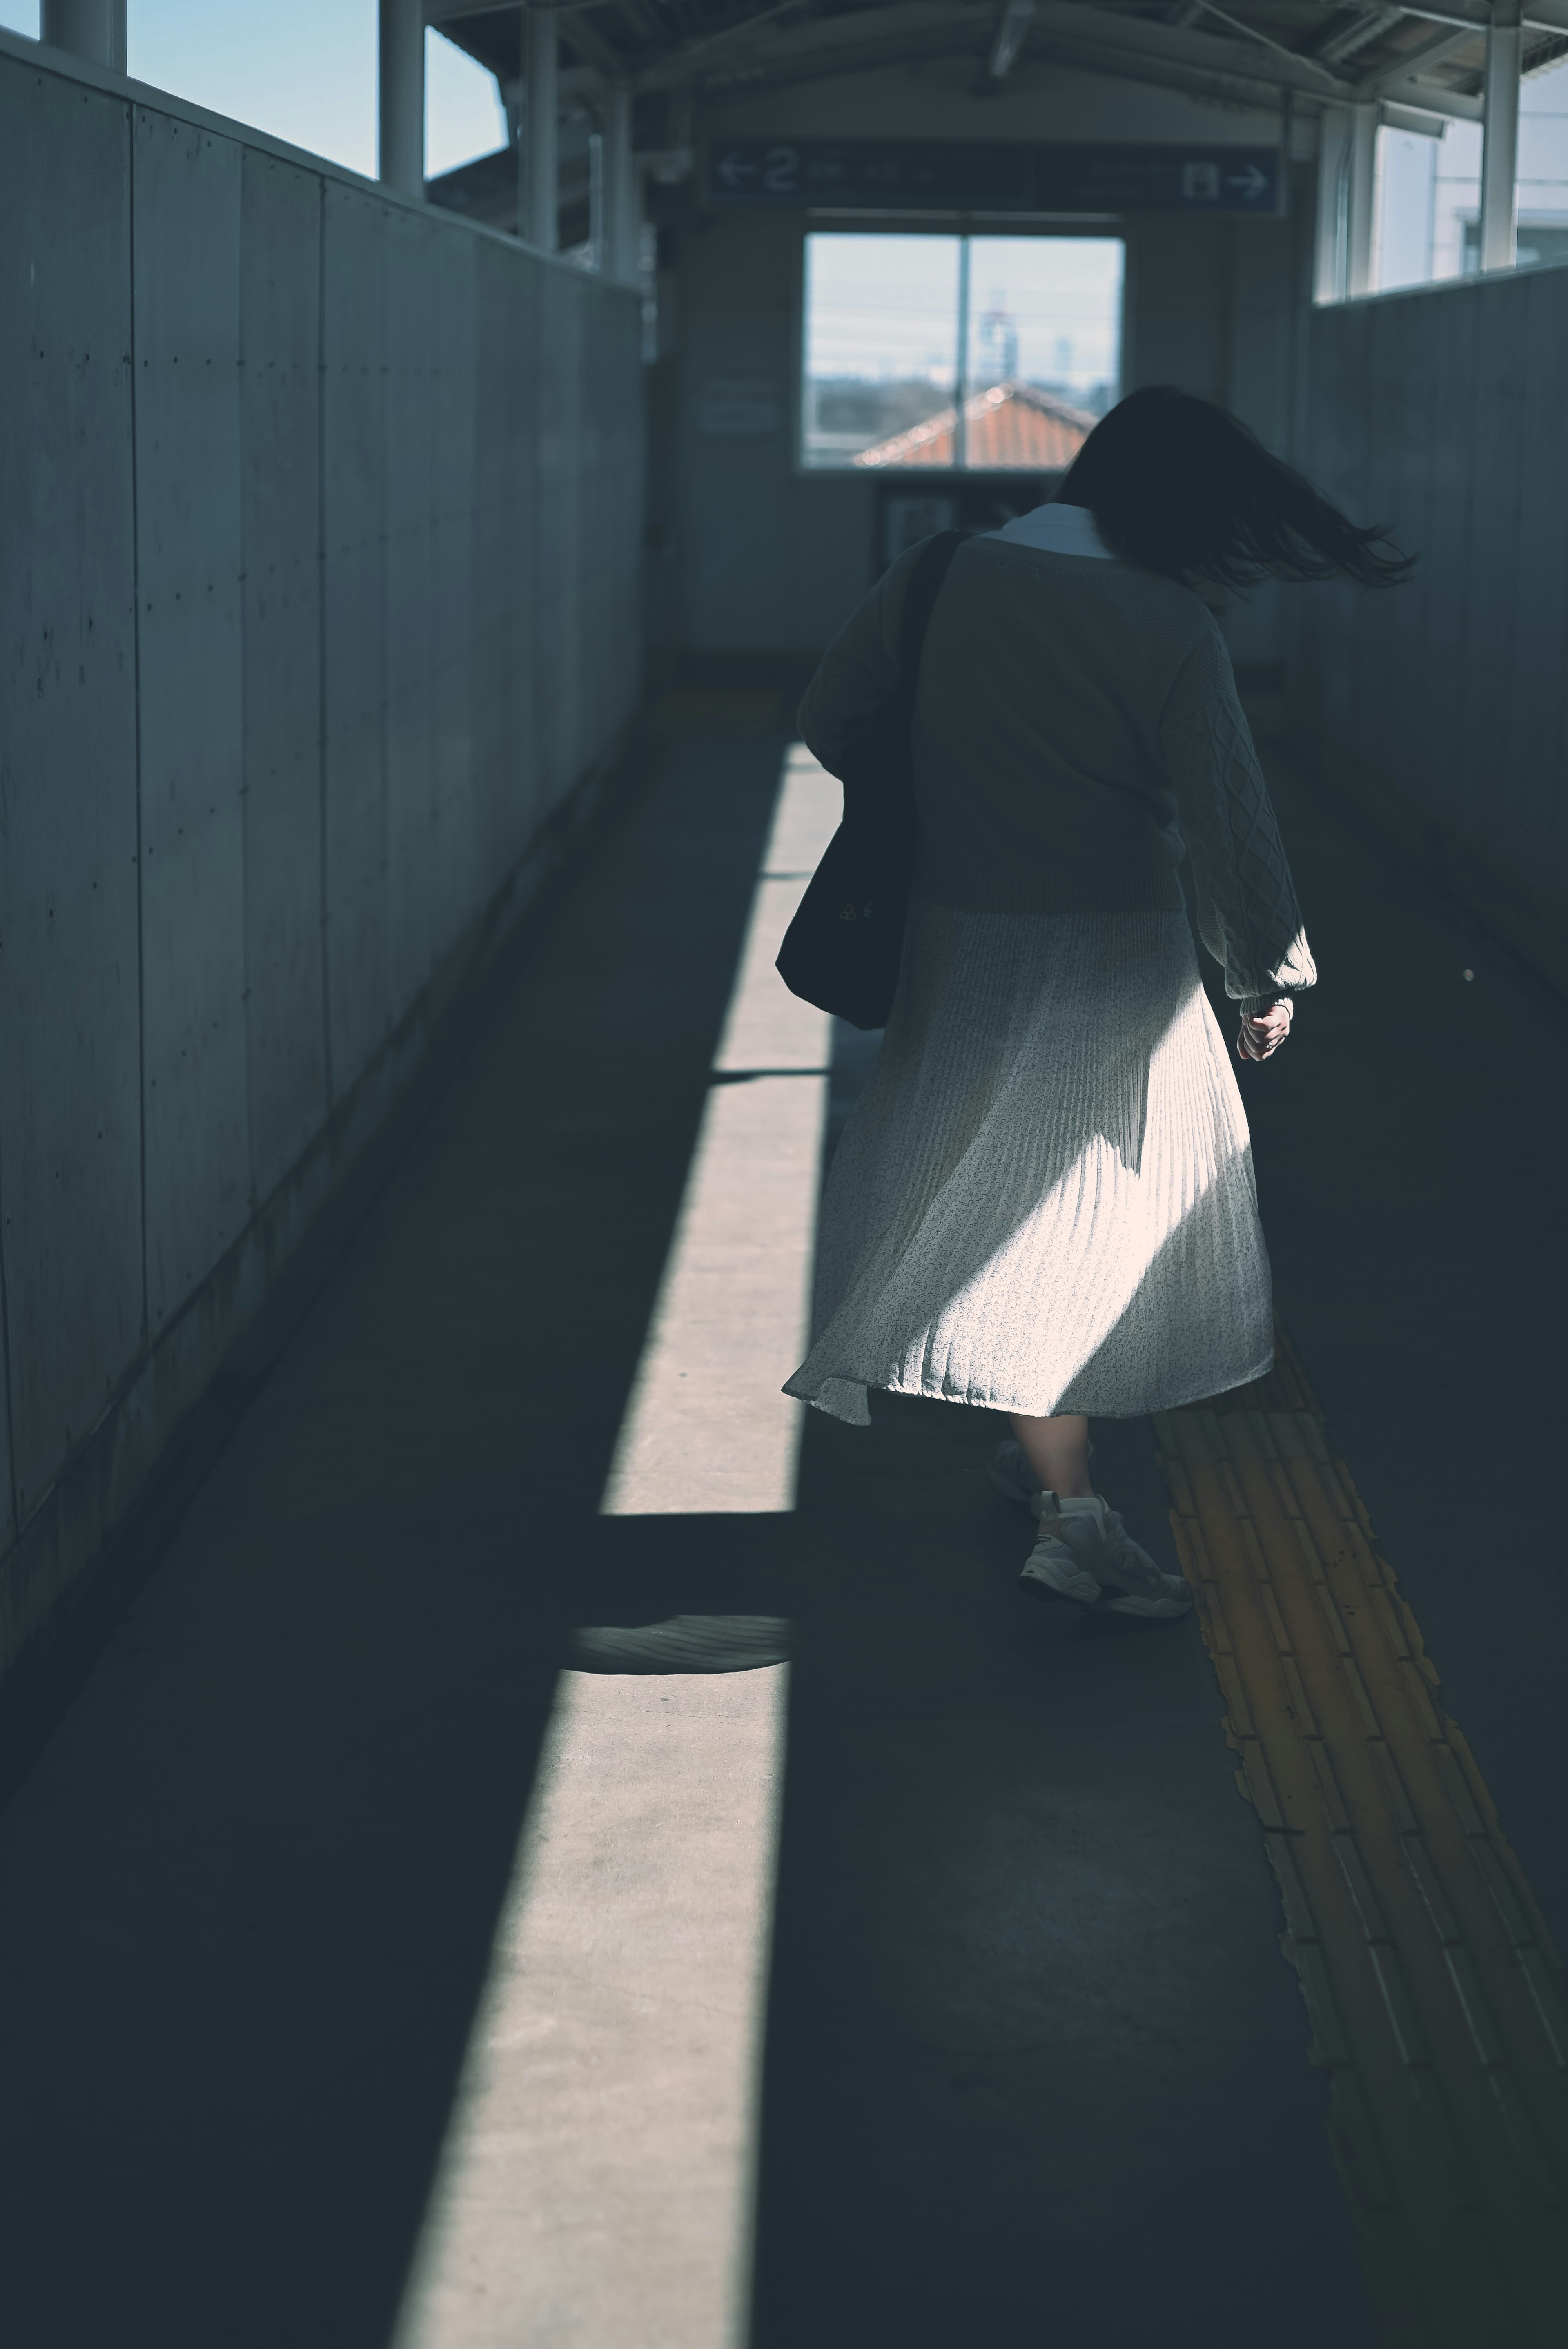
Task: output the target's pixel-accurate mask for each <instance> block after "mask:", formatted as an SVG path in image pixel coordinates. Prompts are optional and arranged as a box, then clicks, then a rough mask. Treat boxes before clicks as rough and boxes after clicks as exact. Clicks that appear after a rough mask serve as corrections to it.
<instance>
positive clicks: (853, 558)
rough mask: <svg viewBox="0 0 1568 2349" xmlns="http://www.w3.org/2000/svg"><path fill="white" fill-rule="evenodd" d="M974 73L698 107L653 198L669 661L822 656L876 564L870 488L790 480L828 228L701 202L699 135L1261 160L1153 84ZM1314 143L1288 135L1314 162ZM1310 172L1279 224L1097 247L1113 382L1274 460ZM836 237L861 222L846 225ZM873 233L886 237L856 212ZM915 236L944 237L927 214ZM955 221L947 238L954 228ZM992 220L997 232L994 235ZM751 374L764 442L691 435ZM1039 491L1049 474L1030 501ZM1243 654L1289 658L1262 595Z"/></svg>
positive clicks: (869, 483)
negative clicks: (725, 383) (818, 236)
mask: <svg viewBox="0 0 1568 2349" xmlns="http://www.w3.org/2000/svg"><path fill="white" fill-rule="evenodd" d="M868 130H874V135H875V136H877V137H878V138H888V139H898V138H904V139H949V140H975V141H983V140H1052V139H1060V140H1100V139H1103V140H1150V141H1154V140H1168V141H1181V140H1215V139H1222V140H1225V141H1227V142H1228V143H1232V144H1235V145H1254V146H1271V145H1274V144H1277V143H1278V142H1279V140H1280V139H1281V137H1282V123H1281V119H1280V117H1279V116H1278V115H1277V114H1268V113H1261V112H1249V111H1246V110H1245V109H1239V108H1236V107H1234V106H1228V107H1224V108H1220V107H1217V106H1210V105H1207V104H1205V103H1203V102H1201V101H1200V100H1198V99H1196V98H1187V97H1184V96H1181V95H1179V94H1178V93H1176V92H1174V91H1170V90H1162V89H1157V88H1153V87H1152V86H1150V85H1149V84H1147V83H1140V82H1133V81H1124V80H1113V79H1111V78H1107V77H1105V76H1100V75H1094V74H1088V73H1081V72H1076V71H1072V70H1069V69H1068V68H1065V67H1053V66H1048V65H1036V64H1031V63H1026V64H1025V65H1024V66H1022V67H1019V68H1018V69H1017V70H1016V74H1015V75H1014V77H1013V78H1011V79H1010V80H1009V82H1008V83H1007V85H1006V88H1005V89H1004V90H1003V91H1002V92H1001V93H1000V94H999V95H996V96H984V95H978V94H976V90H975V70H974V65H973V60H965V59H941V60H933V61H928V62H926V63H924V64H918V65H912V66H907V67H896V68H891V69H885V70H882V71H880V72H874V73H861V74H853V75H846V76H844V77H842V78H840V79H838V80H834V81H824V82H820V83H812V84H809V85H802V86H799V87H795V88H782V89H777V90H771V91H768V92H763V93H758V94H757V95H754V96H750V97H748V96H746V95H744V94H741V93H737V94H734V95H729V96H726V97H725V98H723V100H722V101H718V100H715V99H711V98H710V99H709V100H708V101H707V102H706V104H705V105H704V106H703V107H702V108H701V109H698V111H697V115H696V123H695V136H696V147H697V159H698V163H697V172H696V178H695V180H694V181H691V182H688V183H687V184H686V186H685V187H684V188H682V189H680V190H677V191H667V192H665V191H659V190H658V189H656V188H655V190H654V191H652V192H653V200H654V202H655V208H656V210H657V213H658V216H659V217H660V219H661V222H662V226H661V232H660V234H661V287H660V291H661V301H662V304H663V308H664V313H665V316H664V329H663V333H662V336H661V345H662V356H661V358H660V361H659V364H658V366H657V367H655V370H654V376H655V382H654V401H653V433H652V442H651V455H652V460H653V486H652V503H653V513H654V522H655V559H654V563H653V565H652V568H651V573H650V628H651V637H652V641H653V643H654V644H655V646H659V647H665V648H667V649H668V650H669V651H670V652H671V654H672V655H678V654H683V653H684V654H685V655H686V656H687V657H694V656H695V657H697V658H698V659H701V658H702V657H713V656H720V657H722V656H728V657H730V658H732V659H734V660H736V661H737V662H739V661H740V660H741V659H742V658H743V657H744V656H747V655H756V654H759V653H769V654H773V655H779V654H785V653H801V654H807V653H810V652H813V651H815V650H817V649H819V648H820V647H821V646H822V645H823V644H825V643H826V642H827V640H828V638H829V637H830V636H831V635H832V634H833V632H834V630H835V629H836V628H838V627H839V626H840V625H841V623H842V621H843V619H844V618H845V617H846V616H847V615H848V613H849V612H850V611H851V609H852V608H853V606H854V605H855V603H856V602H857V601H858V599H859V598H860V596H861V595H863V594H864V592H865V590H866V588H867V587H868V586H869V585H871V582H872V578H873V577H874V576H875V575H876V573H877V571H878V570H879V569H880V568H881V564H880V562H879V561H878V559H877V553H876V549H875V547H874V544H873V539H874V531H873V510H874V501H875V496H876V483H875V481H873V480H872V478H870V477H869V476H867V475H865V474H863V473H856V472H851V471H844V472H841V473H838V472H834V473H821V472H812V473H805V472H803V471H801V470H800V468H799V465H798V463H797V461H796V450H797V447H798V439H799V371H800V319H801V293H802V276H803V253H804V240H805V236H806V233H807V230H808V228H809V227H812V226H822V225H828V224H829V223H827V222H818V221H814V220H811V219H809V217H808V215H807V214H806V213H805V212H785V211H777V212H774V211H762V210H756V211H751V210H747V209H743V208H740V207H726V206H723V205H709V204H707V202H706V201H705V186H704V172H705V166H706V156H707V146H708V143H709V142H710V141H711V140H717V139H724V138H777V139H786V140H787V139H790V138H794V139H807V138H833V137H864V136H866V135H867V133H868ZM1313 136H1314V132H1313V129H1312V126H1310V125H1309V124H1305V123H1304V124H1302V125H1301V126H1300V128H1299V129H1298V133H1297V136H1296V139H1295V142H1294V144H1295V150H1296V152H1297V153H1298V155H1300V156H1302V157H1304V158H1305V157H1307V156H1309V155H1310V149H1311V143H1312V139H1313ZM1311 172H1312V167H1311V163H1310V160H1303V161H1302V162H1301V163H1300V164H1299V165H1298V168H1297V169H1296V171H1295V184H1294V186H1293V191H1292V205H1291V212H1290V217H1289V218H1287V219H1284V220H1274V219H1270V220H1259V221H1251V220H1240V219H1235V218H1233V217H1208V218H1203V217H1194V216H1191V215H1179V214H1174V213H1148V214H1142V215H1134V216H1130V217H1129V218H1127V219H1126V220H1124V221H1123V222H1121V223H1120V224H1119V228H1112V229H1110V230H1109V231H1108V230H1106V229H1105V228H1103V227H1101V226H1099V224H1095V225H1091V226H1090V227H1089V228H1088V230H1087V231H1086V233H1090V234H1103V233H1121V234H1124V235H1125V237H1126V240H1127V246H1128V260H1127V279H1126V286H1127V291H1126V315H1125V322H1124V342H1123V376H1124V382H1125V385H1126V388H1128V389H1131V388H1133V386H1134V385H1136V384H1140V383H1177V384H1181V386H1183V387H1184V388H1187V389H1189V390H1192V391H1197V392H1200V393H1202V394H1203V395H1204V396H1205V397H1207V398H1214V399H1219V400H1222V401H1223V402H1224V403H1225V404H1226V405H1228V406H1230V407H1233V409H1235V410H1236V412H1237V413H1238V414H1240V415H1242V416H1243V417H1245V418H1246V419H1247V421H1248V422H1249V423H1251V424H1252V425H1253V427H1254V429H1257V430H1259V431H1260V432H1262V433H1263V434H1264V437H1265V439H1267V440H1269V441H1270V443H1271V444H1272V445H1273V446H1274V447H1276V448H1281V449H1287V448H1289V447H1290V445H1291V443H1292V439H1293V435H1294V431H1295V417H1294V406H1293V391H1294V385H1295V380H1296V378H1297V375H1298V372H1299V367H1300V364H1301V355H1300V340H1301V336H1302V332H1303V326H1304V319H1305V304H1306V298H1307V286H1308V275H1307V272H1308V255H1309V246H1310V237H1311V222H1312V176H1311ZM831 224H832V225H837V226H844V227H852V226H855V225H857V223H856V222H853V221H851V220H849V219H847V218H845V217H843V216H840V218H839V219H838V220H836V221H835V222H832V223H831ZM858 224H860V225H863V226H865V227H867V228H873V227H882V226H894V225H896V223H895V222H883V221H878V220H873V219H868V220H866V221H864V222H861V223H858ZM918 224H919V225H920V226H922V227H927V228H931V227H935V228H940V227H942V226H944V225H948V223H944V222H939V221H925V220H922V221H921V222H919V223H918ZM951 225H954V226H955V225H957V222H953V223H951ZM986 225H987V226H989V225H990V223H987V224H986ZM726 377H745V378H748V379H750V380H752V381H765V382H768V383H771V384H774V385H776V386H777V387H778V408H779V418H780V422H779V429H778V430H777V431H775V432H773V433H770V434H757V435H754V436H748V437H744V438H741V437H737V438H726V437H721V436H719V435H717V434H711V433H705V431H704V430H703V429H702V413H703V401H702V398H701V392H702V388H703V385H704V384H705V382H707V381H709V380H710V379H712V378H726ZM1047 486H1048V485H1047V483H1046V482H1045V481H1042V492H1044V490H1045V488H1046V487H1047ZM1228 625H1229V626H1230V631H1231V636H1232V647H1233V652H1234V653H1235V655H1236V657H1238V659H1241V660H1246V661H1253V662H1257V661H1271V660H1275V659H1277V658H1278V657H1280V655H1281V653H1282V652H1283V649H1284V638H1283V635H1282V627H1283V623H1282V619H1281V615H1280V611H1279V607H1278V601H1277V598H1275V597H1274V595H1272V594H1267V593H1265V594H1264V595H1261V596H1260V597H1259V598H1257V599H1256V600H1255V601H1254V602H1253V603H1252V604H1240V603H1238V604H1237V605H1235V607H1234V609H1233V613H1232V615H1231V616H1230V620H1229V624H1228Z"/></svg>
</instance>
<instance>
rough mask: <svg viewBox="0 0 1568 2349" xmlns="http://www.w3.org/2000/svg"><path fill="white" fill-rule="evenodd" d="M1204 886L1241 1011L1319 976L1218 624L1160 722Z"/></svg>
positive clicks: (1204, 904)
mask: <svg viewBox="0 0 1568 2349" xmlns="http://www.w3.org/2000/svg"><path fill="white" fill-rule="evenodd" d="M1160 747H1161V754H1162V756H1163V758H1164V761H1165V765H1166V769H1167V771H1168V773H1169V775H1170V778H1171V788H1172V790H1173V791H1174V792H1175V794H1176V805H1177V812H1178V815H1179V817H1180V820H1181V833H1182V837H1183V839H1184V840H1185V842H1186V843H1187V852H1188V854H1189V855H1190V856H1191V860H1192V874H1193V878H1194V880H1195V881H1196V883H1197V891H1198V906H1197V913H1198V930H1199V934H1200V936H1202V941H1203V944H1204V945H1205V946H1206V947H1208V949H1209V951H1210V953H1211V954H1212V956H1213V957H1214V959H1215V961H1216V962H1218V963H1220V964H1222V966H1223V968H1224V973H1225V992H1226V994H1227V995H1229V996H1232V997H1233V998H1234V999H1235V1000H1236V1001H1237V1002H1238V1003H1239V1004H1240V1005H1241V1007H1242V1009H1243V1013H1244V1012H1247V1011H1252V1010H1255V1009H1256V1008H1257V1005H1258V1001H1259V999H1261V998H1264V997H1274V996H1280V995H1298V994H1300V993H1301V991H1302V990H1303V988H1308V987H1310V986H1311V985H1312V984H1313V982H1314V980H1315V978H1316V977H1317V969H1316V966H1315V963H1314V962H1313V959H1312V952H1311V949H1310V947H1308V945H1307V943H1306V934H1305V931H1304V930H1303V928H1302V926H1301V911H1300V908H1299V907H1298V905H1296V902H1295V884H1294V883H1293V881H1292V880H1291V876H1290V866H1289V865H1288V864H1287V863H1286V862H1285V854H1284V848H1283V847H1282V846H1281V844H1280V836H1279V827H1278V825H1277V824H1276V823H1275V822H1274V808H1273V806H1272V804H1271V802H1270V800H1269V794H1268V786H1267V784H1266V783H1265V782H1264V775H1263V769H1262V768H1261V767H1260V766H1259V764H1258V754H1257V752H1256V750H1254V749H1253V738H1252V732H1251V730H1250V729H1249V727H1248V725H1247V721H1246V718H1245V716H1244V715H1243V709H1242V705H1241V702H1240V700H1239V699H1238V698H1237V695H1236V681H1235V677H1234V675H1233V671H1232V668H1231V657H1230V654H1229V652H1228V651H1227V650H1226V648H1225V643H1224V639H1223V638H1222V636H1221V635H1220V632H1219V630H1218V629H1217V628H1213V627H1211V629H1210V630H1209V632H1208V634H1207V635H1206V636H1205V638H1204V640H1203V641H1202V643H1201V644H1200V645H1198V646H1197V647H1195V649H1194V650H1193V651H1192V652H1191V653H1189V654H1188V656H1187V657H1186V659H1185V660H1184V661H1183V663H1182V665H1181V668H1180V669H1179V671H1178V672H1177V676H1176V681H1175V683H1174V684H1173V685H1172V687H1171V693H1170V697H1169V698H1168V699H1167V702H1166V705H1165V709H1164V712H1163V715H1162V717H1161V724H1160Z"/></svg>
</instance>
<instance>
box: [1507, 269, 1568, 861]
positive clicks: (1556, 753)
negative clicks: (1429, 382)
mask: <svg viewBox="0 0 1568 2349" xmlns="http://www.w3.org/2000/svg"><path fill="white" fill-rule="evenodd" d="M1523 310H1524V316H1523V318H1522V322H1521V326H1520V329H1519V336H1518V340H1519V343H1520V345H1521V347H1520V348H1519V350H1518V358H1519V361H1520V369H1521V379H1522V391H1523V399H1522V412H1521V415H1520V420H1519V440H1520V450H1521V459H1522V494H1521V498H1520V511H1519V592H1518V599H1517V603H1516V605H1515V608H1514V612H1513V616H1512V618H1513V625H1512V629H1511V635H1510V640H1509V644H1508V647H1507V649H1506V660H1507V675H1506V677H1505V678H1504V680H1503V692H1504V697H1505V706H1506V713H1507V731H1506V739H1505V741H1504V743H1503V746H1502V754H1503V760H1504V764H1505V767H1506V771H1507V772H1508V774H1509V775H1511V776H1515V775H1516V776H1518V777H1520V778H1521V780H1522V781H1525V780H1527V781H1529V783H1530V786H1531V788H1530V789H1529V790H1528V791H1527V792H1525V793H1523V794H1522V801H1523V804H1522V810H1521V821H1520V830H1519V850H1520V854H1521V855H1522V857H1523V858H1524V859H1525V860H1526V861H1527V863H1528V864H1529V865H1530V866H1531V867H1532V869H1533V870H1535V871H1542V872H1549V873H1554V874H1563V875H1565V876H1568V791H1564V790H1563V788H1562V787H1561V781H1560V780H1559V779H1561V778H1562V777H1563V775H1564V773H1565V771H1568V741H1565V740H1564V732H1563V728H1564V716H1565V709H1564V705H1565V702H1568V528H1564V526H1563V517H1564V515H1568V432H1564V430H1563V409H1564V398H1565V392H1568V270H1557V269H1553V270H1542V271H1540V272H1539V273H1537V274H1533V275H1532V277H1531V279H1530V281H1529V283H1528V285H1526V287H1525V289H1524V305H1523ZM1554 786H1555V787H1554Z"/></svg>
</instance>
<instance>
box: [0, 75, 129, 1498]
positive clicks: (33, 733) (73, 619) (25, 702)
mask: <svg viewBox="0 0 1568 2349" xmlns="http://www.w3.org/2000/svg"><path fill="white" fill-rule="evenodd" d="M129 181H130V145H129V121H128V116H127V109H126V108H125V106H124V105H123V104H122V103H120V102H119V101H118V100H116V99H113V98H108V97H105V96H103V95H101V94H100V93H98V92H97V91H92V92H84V91H82V90H80V89H77V88H74V87H73V86H72V85H70V84H68V83H66V82H62V81H57V80H56V79H55V78H53V77H52V76H49V75H46V74H42V73H30V72H25V71H22V70H13V71H10V72H7V73H5V74H4V75H0V220H3V221H4V222H5V234H4V236H3V237H0V381H3V382H4V383H5V387H6V389H5V420H4V429H0V1216H3V1222H0V1239H3V1247H4V1271H5V1304H6V1309H7V1322H8V1337H9V1361H8V1364H7V1365H6V1368H7V1369H8V1372H9V1376H8V1378H7V1379H5V1380H3V1381H0V1454H4V1453H5V1450H6V1449H7V1448H9V1449H10V1450H11V1451H12V1452H13V1454H14V1459H13V1461H11V1462H8V1461H7V1460H6V1459H5V1458H4V1457H0V1522H3V1525H4V1526H5V1529H6V1530H8V1529H9V1526H10V1519H11V1504H12V1467H13V1465H14V1468H15V1485H16V1489H17V1493H18V1496H19V1500H20V1506H21V1510H22V1513H23V1515H24V1516H26V1514H27V1513H28V1512H29V1511H30V1510H31V1508H32V1507H33V1506H34V1505H35V1503H36V1500H37V1498H38V1496H39V1495H41V1493H42V1492H43V1490H44V1488H45V1486H46V1484H47V1482H48V1480H49V1479H50V1477H51V1476H53V1475H54V1474H55V1473H56V1471H57V1468H58V1467H59V1465H60V1464H61V1462H62V1460H63V1459H64V1457H65V1455H66V1453H67V1449H68V1447H69V1445H70V1444H71V1443H72V1441H73V1440H74V1439H75V1438H76V1437H78V1436H80V1435H81V1434H82V1433H83V1432H84V1431H85V1430H86V1429H87V1428H88V1427H89V1426H90V1425H91V1424H92V1423H93V1421H94V1420H95V1419H97V1417H98V1414H99V1413H100V1412H101V1411H102V1410H103V1409H104V1406H105V1404H106V1402H108V1398H109V1396H110V1394H111V1393H112V1392H113V1391H114V1389H115V1387H116V1385H117V1383H118V1382H119V1380H120V1378H121V1377H122V1375H123V1374H124V1372H125V1371H126V1370H127V1367H128V1365H129V1363H130V1361H131V1360H132V1359H133V1357H134V1355H135V1353H136V1350H137V1349H138V1347H139V1344H140V1342H141V1336H142V1278H141V1133H140V1042H139V1019H138V1004H137V991H138V978H137V869H136V701H135V694H136V614H135V570H134V536H133V528H134V506H133V502H132V492H131V395H130V358H129V355H130V205H129V195H130V184H129ZM7 1388H8V1391H9V1405H10V1410H9V1422H8V1424H9V1430H10V1433H11V1436H12V1438H13V1442H12V1443H11V1444H10V1446H9V1447H8V1446H7V1440H6V1429H7V1417H6V1413H5V1408H4V1405H5V1395H6V1390H7Z"/></svg>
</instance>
